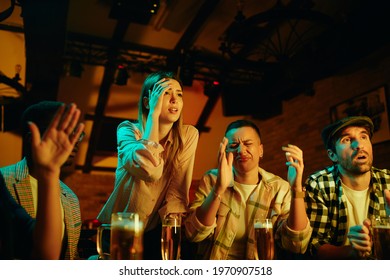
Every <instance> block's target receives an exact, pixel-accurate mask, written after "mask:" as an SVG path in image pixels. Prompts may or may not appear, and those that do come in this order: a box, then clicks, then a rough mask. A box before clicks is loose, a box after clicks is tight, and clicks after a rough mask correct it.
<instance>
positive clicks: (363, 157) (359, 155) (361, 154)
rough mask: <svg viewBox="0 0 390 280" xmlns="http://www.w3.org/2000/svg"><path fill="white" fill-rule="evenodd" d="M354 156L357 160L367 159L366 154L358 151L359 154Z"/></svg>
mask: <svg viewBox="0 0 390 280" xmlns="http://www.w3.org/2000/svg"><path fill="white" fill-rule="evenodd" d="M355 158H356V159H358V160H365V159H367V155H366V154H363V153H360V154H358V155H356V156H355Z"/></svg>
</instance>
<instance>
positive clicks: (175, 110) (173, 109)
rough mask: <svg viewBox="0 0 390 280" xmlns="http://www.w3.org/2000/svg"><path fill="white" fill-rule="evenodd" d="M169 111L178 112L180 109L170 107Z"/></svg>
mask: <svg viewBox="0 0 390 280" xmlns="http://www.w3.org/2000/svg"><path fill="white" fill-rule="evenodd" d="M168 111H169V112H171V113H177V112H178V111H179V109H176V108H170V109H168Z"/></svg>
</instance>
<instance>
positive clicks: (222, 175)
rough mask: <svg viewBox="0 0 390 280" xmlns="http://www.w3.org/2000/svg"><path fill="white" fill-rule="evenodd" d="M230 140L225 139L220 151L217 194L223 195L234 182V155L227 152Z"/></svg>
mask: <svg viewBox="0 0 390 280" xmlns="http://www.w3.org/2000/svg"><path fill="white" fill-rule="evenodd" d="M227 144H228V139H227V138H226V137H224V138H223V140H222V142H221V144H220V145H219V151H218V177H217V188H218V189H216V192H217V193H218V194H222V193H224V192H225V190H226V189H227V187H228V186H229V185H230V183H231V182H232V181H233V153H231V152H226V146H227Z"/></svg>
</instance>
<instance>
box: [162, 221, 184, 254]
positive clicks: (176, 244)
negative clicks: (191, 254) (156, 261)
mask: <svg viewBox="0 0 390 280" xmlns="http://www.w3.org/2000/svg"><path fill="white" fill-rule="evenodd" d="M180 244H181V216H180V214H178V215H172V216H166V217H165V218H164V219H162V232H161V256H162V259H163V260H179V259H180V247H181V246H180Z"/></svg>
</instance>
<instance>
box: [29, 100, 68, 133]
mask: <svg viewBox="0 0 390 280" xmlns="http://www.w3.org/2000/svg"><path fill="white" fill-rule="evenodd" d="M63 104H64V103H62V102H58V101H41V102H39V103H36V104H33V105H31V106H29V107H28V108H27V109H26V110H24V112H23V114H22V117H21V128H22V134H23V135H27V134H28V133H29V132H30V129H29V126H28V123H29V122H33V123H35V124H36V125H37V126H38V128H39V132H40V133H41V135H42V134H43V133H44V132H45V131H46V129H47V128H48V127H49V125H50V122H51V120H52V118H53V117H54V115H55V113H56V112H57V110H58V108H60V107H61V106H62V105H63Z"/></svg>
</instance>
